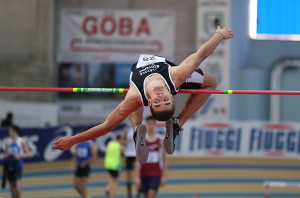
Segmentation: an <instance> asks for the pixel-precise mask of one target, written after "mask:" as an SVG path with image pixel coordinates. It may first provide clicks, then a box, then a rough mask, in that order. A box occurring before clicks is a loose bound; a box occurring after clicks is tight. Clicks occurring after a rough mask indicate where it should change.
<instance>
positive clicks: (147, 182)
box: [141, 176, 161, 193]
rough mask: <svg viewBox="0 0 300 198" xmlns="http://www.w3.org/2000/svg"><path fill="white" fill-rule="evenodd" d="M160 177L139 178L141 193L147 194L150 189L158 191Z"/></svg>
mask: <svg viewBox="0 0 300 198" xmlns="http://www.w3.org/2000/svg"><path fill="white" fill-rule="evenodd" d="M160 178H161V176H141V183H142V187H141V191H142V192H143V193H147V192H148V191H149V190H150V189H151V190H154V191H158V187H159V184H160Z"/></svg>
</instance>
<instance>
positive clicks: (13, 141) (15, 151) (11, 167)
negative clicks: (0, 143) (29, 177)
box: [2, 125, 31, 198]
mask: <svg viewBox="0 0 300 198" xmlns="http://www.w3.org/2000/svg"><path fill="white" fill-rule="evenodd" d="M8 133H9V136H10V138H9V139H8V140H7V141H6V142H5V149H4V159H5V168H4V169H5V170H6V174H5V175H6V176H7V177H8V181H9V186H10V191H11V197H12V198H20V197H21V188H20V179H21V177H22V169H23V158H28V157H30V156H31V154H30V151H29V149H28V146H27V143H26V142H25V141H24V140H23V138H21V137H20V135H19V134H20V128H19V127H18V126H16V125H11V126H10V127H9V132H8ZM4 183H5V179H4ZM4 186H5V184H4ZM2 187H3V186H2Z"/></svg>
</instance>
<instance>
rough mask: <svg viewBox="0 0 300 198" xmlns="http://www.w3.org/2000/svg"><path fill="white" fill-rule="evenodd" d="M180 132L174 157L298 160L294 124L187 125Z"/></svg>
mask: <svg viewBox="0 0 300 198" xmlns="http://www.w3.org/2000/svg"><path fill="white" fill-rule="evenodd" d="M183 128H184V131H183V132H182V133H181V134H180V136H179V138H178V140H177V143H176V151H175V154H174V156H193V157H197V156H198V157H209V156H214V157H216V156H218V157H262V158H270V157H271V158H299V157H300V124H296V123H295V124H272V123H262V122H228V123H225V122H222V123H219V122H218V123H215V122H187V123H186V125H184V127H183ZM161 130H162V131H163V130H164V128H161Z"/></svg>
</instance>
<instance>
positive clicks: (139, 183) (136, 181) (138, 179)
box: [135, 178, 142, 189]
mask: <svg viewBox="0 0 300 198" xmlns="http://www.w3.org/2000/svg"><path fill="white" fill-rule="evenodd" d="M135 185H136V187H137V189H141V186H142V185H141V179H140V178H136V179H135Z"/></svg>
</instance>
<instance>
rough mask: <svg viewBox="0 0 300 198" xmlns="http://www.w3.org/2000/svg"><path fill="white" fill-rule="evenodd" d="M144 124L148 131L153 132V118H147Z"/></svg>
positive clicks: (154, 124) (154, 122)
mask: <svg viewBox="0 0 300 198" xmlns="http://www.w3.org/2000/svg"><path fill="white" fill-rule="evenodd" d="M146 126H147V129H148V132H153V131H154V130H155V126H156V121H155V120H147V122H146Z"/></svg>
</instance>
